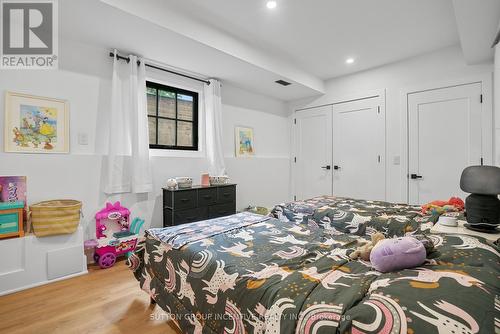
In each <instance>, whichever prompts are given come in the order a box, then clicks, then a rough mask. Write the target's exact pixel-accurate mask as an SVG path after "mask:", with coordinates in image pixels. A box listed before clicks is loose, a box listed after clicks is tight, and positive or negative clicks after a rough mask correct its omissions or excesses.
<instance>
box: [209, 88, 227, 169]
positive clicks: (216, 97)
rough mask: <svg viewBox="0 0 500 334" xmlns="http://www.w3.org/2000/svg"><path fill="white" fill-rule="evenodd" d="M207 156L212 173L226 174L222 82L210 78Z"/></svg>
mask: <svg viewBox="0 0 500 334" xmlns="http://www.w3.org/2000/svg"><path fill="white" fill-rule="evenodd" d="M204 96H205V119H206V138H207V157H208V163H209V173H210V175H226V166H225V163H224V151H223V147H222V102H221V83H220V82H219V81H218V80H215V79H210V85H205V87H204Z"/></svg>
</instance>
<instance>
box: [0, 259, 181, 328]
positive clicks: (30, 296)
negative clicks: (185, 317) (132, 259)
mask: <svg viewBox="0 0 500 334" xmlns="http://www.w3.org/2000/svg"><path fill="white" fill-rule="evenodd" d="M152 315H153V316H154V317H153V316H152ZM152 319H153V320H152ZM174 328H175V327H174V325H172V326H170V325H169V324H168V323H167V321H166V314H165V313H164V312H163V311H162V310H161V309H160V308H159V307H158V306H155V307H152V306H150V305H149V296H148V295H147V294H146V293H145V292H143V291H142V290H141V289H140V288H139V284H138V282H137V281H136V280H135V278H134V276H133V275H132V272H131V271H130V270H129V269H128V268H127V267H126V265H125V263H124V262H123V261H122V262H118V263H116V264H115V266H114V267H113V268H110V269H106V270H102V269H99V268H98V267H96V266H90V267H89V274H88V275H84V276H80V277H76V278H72V279H68V280H64V281H60V282H56V283H52V284H48V285H44V286H41V287H37V288H33V289H29V290H25V291H21V292H18V293H15V294H11V295H7V296H3V297H0V333H9V334H17V333H23V334H25V333H37V334H43V333H51V334H52V333H64V334H68V333H78V334H80V333H140V334H145V333H148V334H149V333H167V334H174V333H178V332H177V331H176V330H175V329H174Z"/></svg>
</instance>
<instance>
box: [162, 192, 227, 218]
mask: <svg viewBox="0 0 500 334" xmlns="http://www.w3.org/2000/svg"><path fill="white" fill-rule="evenodd" d="M234 213H236V184H224V185H218V186H194V187H192V188H189V189H177V190H172V189H167V188H163V226H164V227H167V226H174V225H181V224H186V223H192V222H195V221H200V220H205V219H211V218H217V217H222V216H228V215H232V214H234Z"/></svg>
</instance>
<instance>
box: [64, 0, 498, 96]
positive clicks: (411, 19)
mask: <svg viewBox="0 0 500 334" xmlns="http://www.w3.org/2000/svg"><path fill="white" fill-rule="evenodd" d="M460 1H465V0H455V2H456V3H458V2H460ZM277 2H278V7H277V8H276V9H274V10H268V9H267V8H266V0H141V1H137V0H65V1H61V2H60V8H61V12H62V13H61V16H60V17H61V21H60V27H61V28H60V29H61V31H62V33H61V34H62V35H63V36H64V37H66V38H70V39H74V40H83V41H85V42H88V43H94V44H98V45H99V46H102V47H106V48H118V49H122V50H124V51H129V52H134V53H137V54H139V55H143V56H145V57H147V58H149V59H152V60H155V61H157V62H160V63H164V64H169V65H172V66H175V67H178V68H184V69H189V70H190V71H193V72H196V73H200V74H203V75H205V76H207V77H216V78H220V79H222V80H224V81H227V82H230V83H232V84H234V85H237V86H240V87H242V88H245V89H248V90H251V91H254V92H257V93H262V94H265V95H268V96H271V97H275V98H278V99H281V100H293V99H299V98H304V97H309V96H314V95H319V94H321V93H323V92H324V81H325V80H326V79H329V78H333V77H337V76H341V75H346V74H350V73H354V72H357V71H361V70H365V69H369V68H373V67H377V66H380V65H383V64H387V63H390V62H394V61H398V60H402V59H405V58H409V57H413V56H416V55H419V54H423V53H427V52H432V51H435V50H437V49H441V48H444V47H447V46H450V45H453V44H457V43H459V42H460V43H461V44H462V48H464V45H469V49H473V48H472V47H471V45H474V46H476V45H477V43H476V44H473V41H474V40H476V39H477V38H481V39H484V40H485V41H489V39H493V36H489V34H490V32H488V31H489V30H491V26H492V24H496V25H498V20H499V19H500V18H496V19H495V15H489V16H488V17H487V18H482V17H480V16H478V15H476V17H475V18H474V19H473V21H474V22H473V23H474V24H472V25H471V24H470V22H469V24H468V25H460V26H459V28H460V29H458V31H457V21H458V20H459V15H458V14H457V16H456V17H455V14H456V13H455V12H456V8H455V10H454V7H453V5H454V3H453V2H452V0H376V1H374V0H277ZM492 2H500V0H482V1H474V4H475V6H476V7H482V9H481V11H482V12H483V13H484V12H488V11H491V10H494V8H493V7H494V4H492ZM455 5H456V4H455ZM492 6H493V7H492ZM495 8H496V7H495ZM461 12H462V13H463V9H462V11H461ZM499 15H500V13H499ZM462 16H463V15H462ZM495 20H496V21H495ZM486 21H487V22H486ZM482 25H483V26H485V27H486V26H487V27H486V28H480V29H478V28H477V27H478V26H482ZM472 27H475V28H474V29H475V31H471V29H472ZM464 31H465V32H464ZM459 34H460V36H459ZM479 34H483V35H482V36H479ZM464 36H465V37H464ZM485 45H486V43H482V45H481V46H480V47H479V49H480V51H478V50H477V47H475V48H474V50H475V52H476V53H478V52H479V53H480V54H481V57H482V58H481V59H487V58H488V57H491V55H490V52H491V51H490V50H489V48H487V47H485ZM464 53H465V51H464ZM475 56H476V58H477V57H478V56H477V54H476V55H475ZM348 57H353V58H355V60H356V61H355V63H354V64H352V65H346V64H345V59H346V58H348ZM278 79H284V80H286V81H290V82H292V83H293V84H292V85H291V86H288V87H281V86H278V85H277V84H275V83H274V81H275V80H278Z"/></svg>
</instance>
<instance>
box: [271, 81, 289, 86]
mask: <svg viewBox="0 0 500 334" xmlns="http://www.w3.org/2000/svg"><path fill="white" fill-rule="evenodd" d="M275 82H276V83H277V84H278V85H282V86H285V87H286V86H289V85H291V84H292V83H290V82H288V81H285V80H276V81H275Z"/></svg>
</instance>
